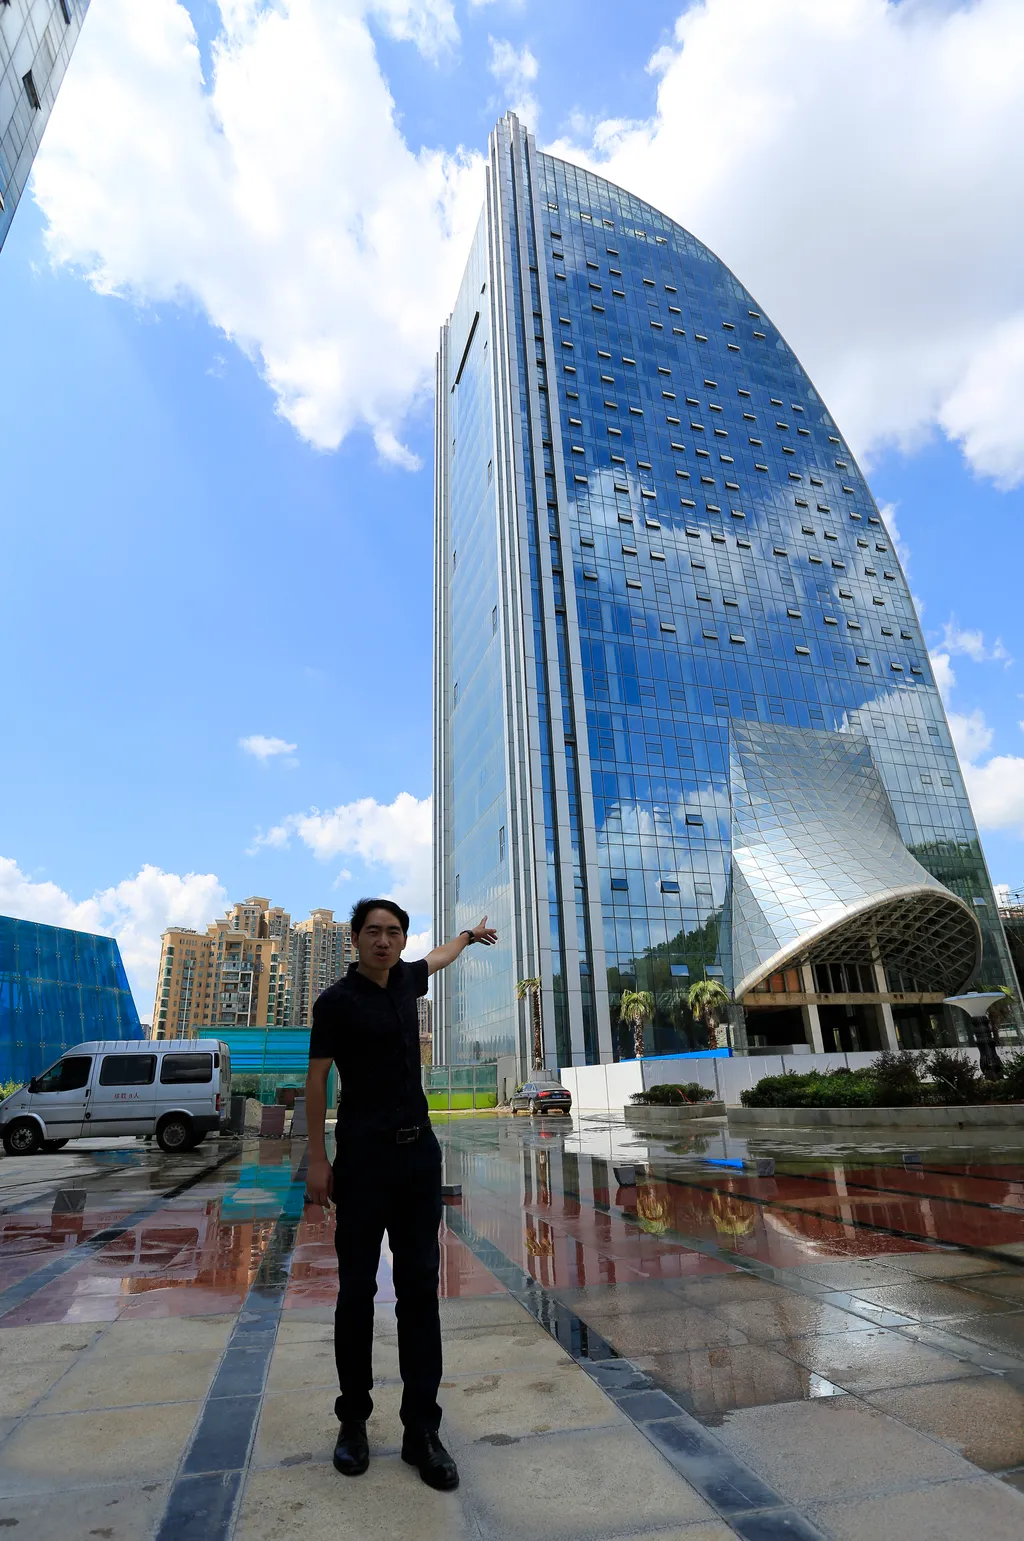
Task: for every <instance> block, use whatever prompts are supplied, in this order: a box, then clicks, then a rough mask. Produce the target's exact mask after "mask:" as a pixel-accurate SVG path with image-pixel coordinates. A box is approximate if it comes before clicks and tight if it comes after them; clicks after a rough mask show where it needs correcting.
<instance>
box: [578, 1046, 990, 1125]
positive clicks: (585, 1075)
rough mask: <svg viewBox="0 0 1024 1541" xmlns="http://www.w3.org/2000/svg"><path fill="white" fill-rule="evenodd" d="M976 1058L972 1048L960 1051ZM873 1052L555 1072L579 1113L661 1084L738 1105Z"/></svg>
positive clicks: (621, 1102)
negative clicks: (777, 1080)
mask: <svg viewBox="0 0 1024 1541" xmlns="http://www.w3.org/2000/svg"><path fill="white" fill-rule="evenodd" d="M960 1052H961V1053H963V1054H966V1055H968V1056H969V1057H970V1058H972V1059H975V1060H977V1058H978V1050H977V1049H975V1048H973V1047H972V1048H965V1049H961V1051H960ZM877 1057H878V1055H877V1051H875V1052H871V1053H861V1054H749V1055H748V1054H738V1055H734V1056H733V1057H732V1058H729V1059H679V1058H676V1057H673V1056H670V1057H668V1058H658V1057H655V1056H651V1057H650V1058H649V1059H642V1060H636V1059H624V1060H620V1061H619V1062H618V1064H614V1065H572V1066H567V1067H566V1068H565V1069H562V1070H559V1072H558V1075H559V1079H560V1080H561V1082H562V1085H563V1086H566V1087H568V1089H569V1091H571V1092H572V1103H573V1108H574V1109H576V1110H578V1111H579V1112H581V1113H590V1112H594V1113H617V1114H619V1115H620V1116H621V1114H622V1109H623V1108H624V1107H626V1106H627V1105H628V1103H629V1099H630V1097H631V1095H632V1094H633V1092H638V1091H643V1090H646V1088H647V1087H649V1086H661V1085H664V1084H665V1083H666V1082H685V1081H698V1082H699V1083H700V1085H701V1086H706V1087H707V1088H708V1090H709V1091H712V1092H714V1094H715V1096H716V1098H717V1099H718V1100H719V1101H721V1102H725V1103H732V1104H734V1105H738V1104H739V1101H740V1093H741V1092H743V1091H746V1090H747V1088H748V1087H751V1086H756V1085H757V1083H758V1081H761V1080H763V1079H764V1077H765V1076H770V1075H783V1074H784V1073H785V1072H786V1071H787V1070H795V1071H796V1073H797V1074H798V1075H806V1074H807V1073H808V1071H811V1070H820V1071H826V1070H838V1069H844V1068H845V1069H847V1070H862V1069H863V1068H864V1066H865V1065H870V1064H871V1062H872V1061H873V1060H875V1059H877Z"/></svg>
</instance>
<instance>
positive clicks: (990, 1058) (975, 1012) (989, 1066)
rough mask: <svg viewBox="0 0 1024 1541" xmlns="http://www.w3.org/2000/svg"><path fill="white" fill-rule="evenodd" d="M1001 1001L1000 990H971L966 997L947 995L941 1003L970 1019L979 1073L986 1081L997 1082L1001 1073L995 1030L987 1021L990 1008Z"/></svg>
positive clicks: (1001, 1063) (1002, 997) (1001, 994)
mask: <svg viewBox="0 0 1024 1541" xmlns="http://www.w3.org/2000/svg"><path fill="white" fill-rule="evenodd" d="M1001 1000H1005V996H1004V995H1003V993H1002V991H1001V990H971V991H969V992H968V993H967V994H966V995H947V996H946V999H945V1000H944V1001H943V1003H942V1004H943V1005H944V1006H959V1007H960V1010H961V1011H966V1013H967V1015H968V1016H969V1017H970V1018H971V1021H972V1023H973V1028H974V1042H975V1043H976V1044H977V1046H978V1055H979V1058H980V1060H981V1073H982V1075H983V1076H984V1077H985V1079H986V1080H987V1081H998V1080H999V1078H1000V1076H1001V1075H1002V1073H1003V1062H1002V1060H1001V1059H1000V1058H999V1055H998V1054H997V1053H996V1030H995V1028H994V1027H993V1026H992V1023H991V1022H990V1021H989V1019H988V1013H989V1010H990V1008H991V1007H992V1006H994V1005H995V1004H996V1002H997V1001H1001Z"/></svg>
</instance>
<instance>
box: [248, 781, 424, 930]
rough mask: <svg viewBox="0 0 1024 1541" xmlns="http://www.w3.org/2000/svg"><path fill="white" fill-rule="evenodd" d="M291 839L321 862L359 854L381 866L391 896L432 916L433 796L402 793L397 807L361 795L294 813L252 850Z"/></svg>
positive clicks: (281, 844) (417, 912) (414, 910)
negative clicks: (321, 807) (328, 807)
mask: <svg viewBox="0 0 1024 1541" xmlns="http://www.w3.org/2000/svg"><path fill="white" fill-rule="evenodd" d="M293 838H296V839H299V840H301V841H302V843H303V844H304V845H306V846H308V847H309V849H310V850H311V851H312V852H313V854H314V855H315V856H317V857H319V859H320V860H321V861H330V860H331V859H332V858H333V857H336V856H358V857H359V858H360V860H362V861H364V862H366V863H367V864H368V865H370V866H377V867H381V868H382V869H383V871H384V873H385V874H386V877H387V881H388V884H389V885H390V887H389V892H388V893H387V894H386V895H382V897H387V898H392V899H397V900H398V902H399V904H401V905H403V906H404V907H405V908H406V909H407V910H409V911H410V912H411V913H412V914H414V915H429V914H430V912H431V909H432V907H433V901H432V890H431V838H432V837H431V819H430V798H429V797H424V798H422V799H421V798H415V797H413V796H412V794H411V793H409V792H400V793H399V794H398V796H397V797H396V798H395V800H394V802H393V803H378V802H377V801H376V799H375V798H372V797H362V798H360V799H359V800H358V801H357V802H353V803H342V804H341V805H340V806H339V807H337V808H331V809H329V810H327V811H326V812H322V811H321V810H320V809H319V808H311V809H310V810H309V812H308V813H292V814H289V815H288V817H287V818H285V819H282V820H281V822H280V824H276V825H275V826H274V827H273V828H272V829H269V830H268V831H267V832H266V834H260V835H258V836H257V838H256V840H255V842H254V845H253V851H256V850H258V849H259V848H260V847H261V846H270V847H271V848H274V849H278V850H280V849H282V848H284V847H286V846H288V845H289V844H290V842H291V840H292V839H293Z"/></svg>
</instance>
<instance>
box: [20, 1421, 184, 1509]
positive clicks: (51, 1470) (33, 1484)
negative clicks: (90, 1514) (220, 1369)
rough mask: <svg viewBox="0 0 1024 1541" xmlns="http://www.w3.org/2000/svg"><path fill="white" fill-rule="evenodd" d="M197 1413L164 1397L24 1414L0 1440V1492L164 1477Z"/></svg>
mask: <svg viewBox="0 0 1024 1541" xmlns="http://www.w3.org/2000/svg"><path fill="white" fill-rule="evenodd" d="M198 1413H199V1404H198V1403H196V1402H167V1403H163V1404H158V1405H156V1406H149V1407H131V1408H119V1409H117V1410H116V1411H113V1412H90V1413H58V1414H55V1415H54V1416H52V1417H48V1418H41V1417H29V1418H26V1419H24V1421H23V1422H22V1423H20V1424H19V1425H18V1427H17V1428H16V1429H15V1430H14V1432H13V1434H11V1435H10V1436H9V1437H8V1438H7V1439H6V1440H5V1441H4V1443H3V1444H2V1445H0V1493H2V1494H13V1493H31V1492H40V1491H42V1492H45V1491H47V1490H48V1489H60V1488H72V1487H85V1486H97V1485H99V1484H101V1483H104V1482H107V1483H110V1482H118V1481H124V1482H131V1483H141V1482H143V1481H149V1480H154V1481H156V1480H159V1479H160V1478H162V1477H169V1476H170V1474H171V1473H172V1472H173V1471H174V1469H175V1467H176V1466H177V1464H178V1462H179V1461H180V1459H181V1455H182V1451H183V1450H184V1448H185V1443H186V1441H187V1440H188V1437H189V1435H190V1434H191V1433H192V1430H193V1428H194V1427H195V1422H196V1418H197V1416H198Z"/></svg>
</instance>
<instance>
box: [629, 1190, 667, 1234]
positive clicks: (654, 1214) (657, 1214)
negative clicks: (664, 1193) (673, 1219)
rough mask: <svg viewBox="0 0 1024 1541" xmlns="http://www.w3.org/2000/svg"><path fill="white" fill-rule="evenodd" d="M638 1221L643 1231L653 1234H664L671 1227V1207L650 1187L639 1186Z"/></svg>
mask: <svg viewBox="0 0 1024 1541" xmlns="http://www.w3.org/2000/svg"><path fill="white" fill-rule="evenodd" d="M636 1221H637V1225H639V1227H640V1229H641V1230H642V1231H647V1233H648V1234H649V1235H651V1236H664V1234H665V1232H666V1231H667V1230H668V1228H669V1223H670V1222H669V1207H668V1204H667V1203H666V1202H665V1200H664V1199H663V1198H659V1196H658V1194H657V1193H655V1192H652V1190H651V1189H650V1188H647V1187H644V1188H638V1189H637V1195H636Z"/></svg>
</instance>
